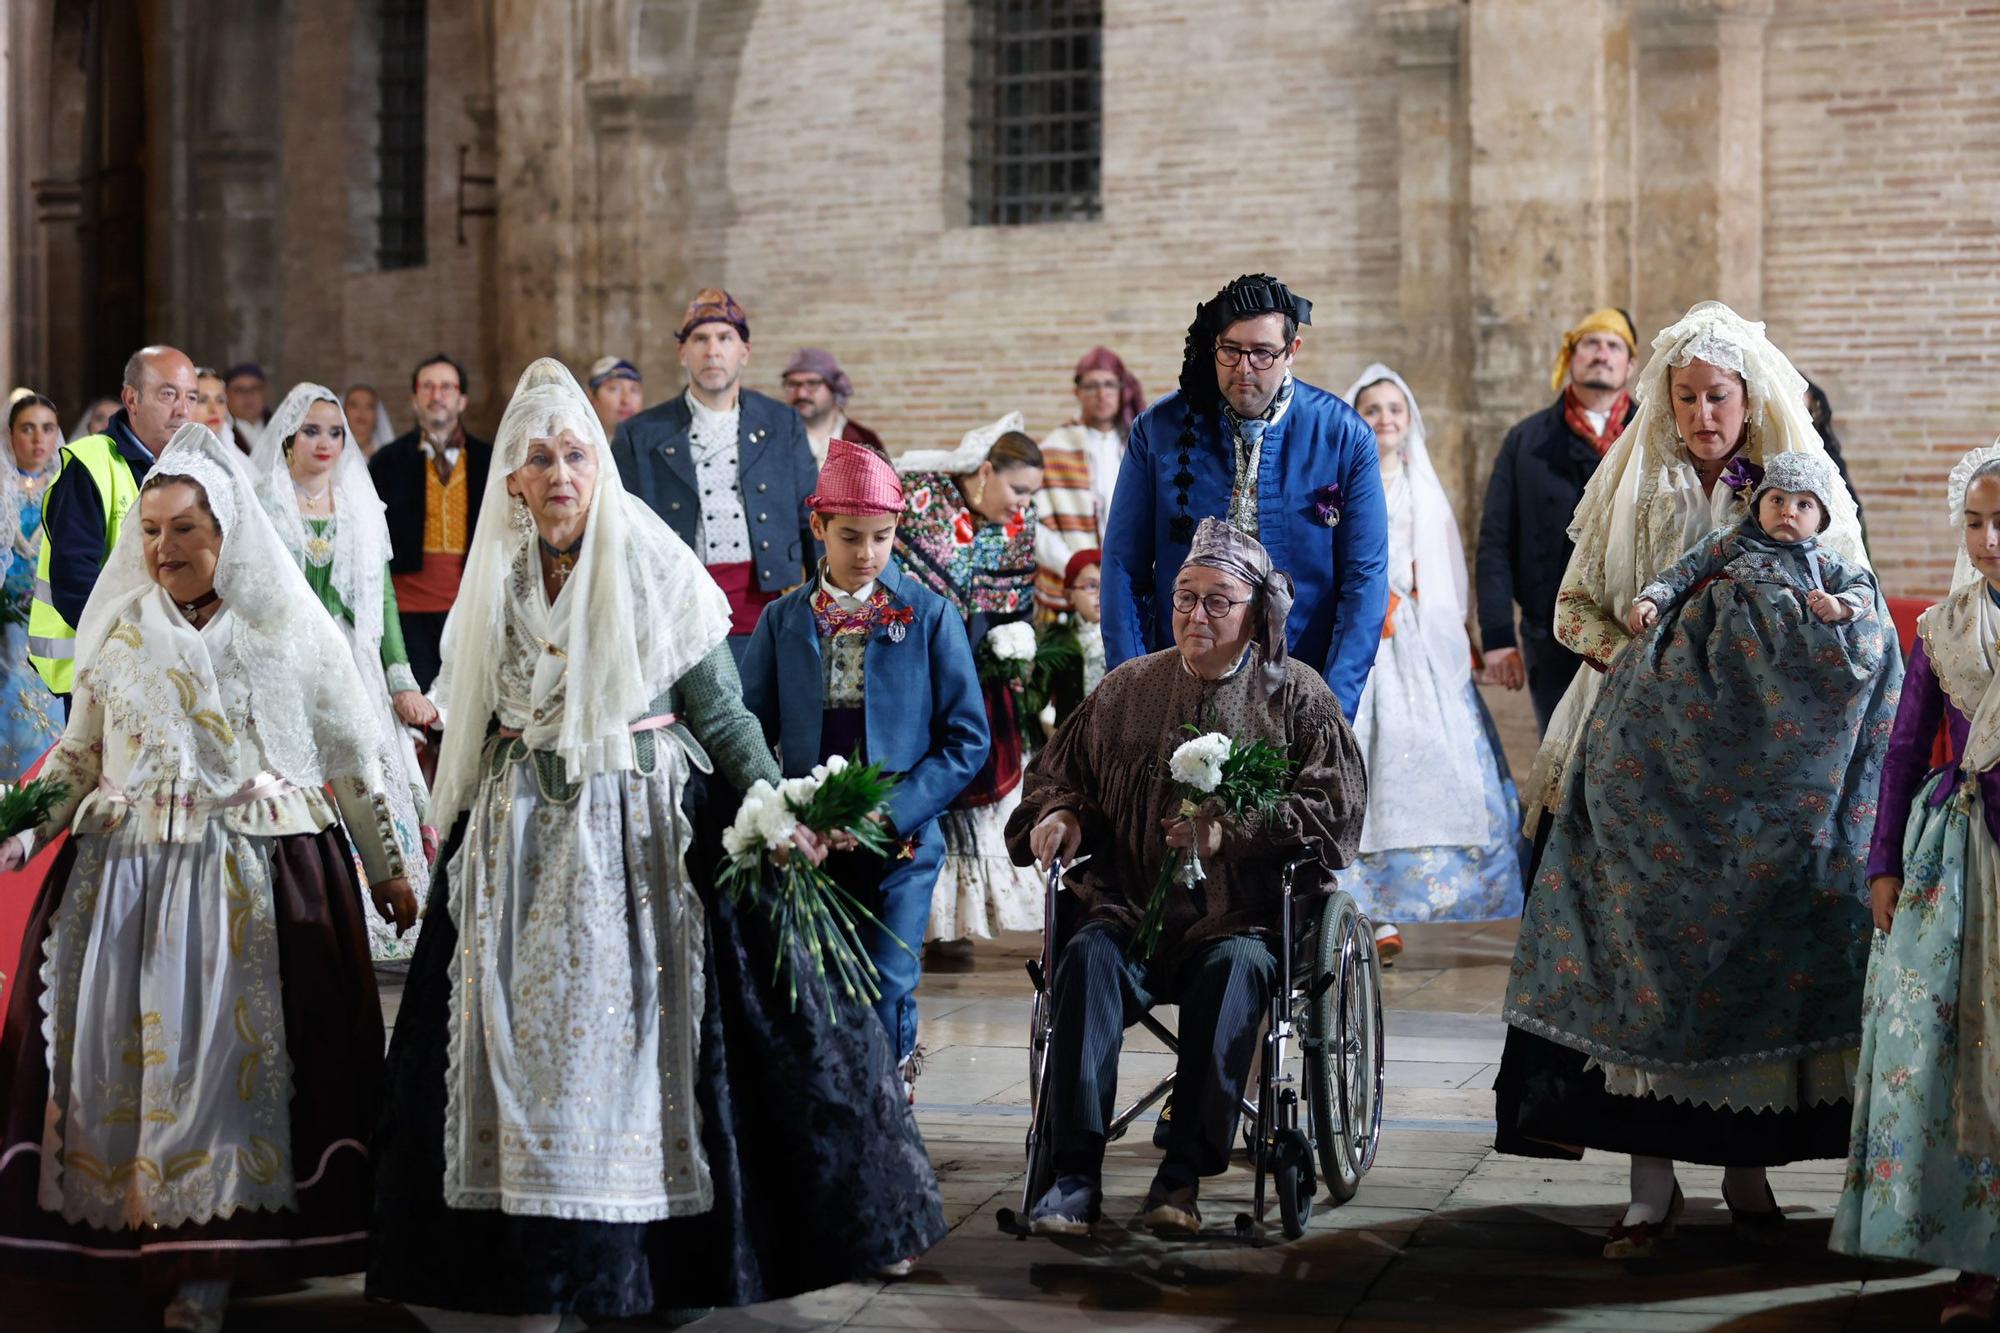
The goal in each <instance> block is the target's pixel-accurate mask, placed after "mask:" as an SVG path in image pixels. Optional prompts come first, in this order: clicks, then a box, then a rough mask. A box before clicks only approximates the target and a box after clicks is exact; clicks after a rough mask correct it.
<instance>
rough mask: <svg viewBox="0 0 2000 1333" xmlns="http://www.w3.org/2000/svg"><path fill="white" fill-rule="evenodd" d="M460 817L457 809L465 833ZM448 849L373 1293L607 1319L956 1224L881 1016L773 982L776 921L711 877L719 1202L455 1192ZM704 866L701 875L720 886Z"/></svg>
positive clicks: (868, 1267)
mask: <svg viewBox="0 0 2000 1333" xmlns="http://www.w3.org/2000/svg"><path fill="white" fill-rule="evenodd" d="M463 831H464V821H460V827H459V830H458V832H457V833H456V834H455V835H454V838H453V842H454V843H456V842H457V840H458V838H459V837H462V836H463ZM450 859H451V852H450V851H449V850H448V851H447V853H446V855H444V856H441V857H439V859H438V867H439V871H438V876H437V880H436V883H435V884H434V886H433V888H432V892H431V900H430V907H429V910H428V912H427V913H426V915H425V917H424V929H423V935H422V937H421V938H420V939H419V941H418V943H417V952H416V956H415V958H414V959H412V960H411V964H410V977H409V982H408V984H407V986H406V988H405V990H404V992H403V1001H402V1006H401V1010H400V1013H399V1017H398V1019H397V1023H396V1033H395V1038H394V1040H393V1041H392V1043H391V1045H390V1049H389V1069H388V1086H387V1094H386V1098H385V1101H384V1106H383V1114H382V1121H381V1127H380V1129H379V1130H378V1132H377V1134H376V1138H375V1143H374V1156H375V1162H376V1168H375V1181H376V1188H375V1220H374V1232H373V1236H372V1244H371V1246H370V1254H369V1263H368V1286H367V1289H368V1294H369V1295H370V1296H375V1297H381V1298H386V1299H390V1300H397V1301H404V1302H410V1303H414V1304H420V1305H435V1306H442V1307H445V1308H448V1309H456V1310H467V1311H473V1312H477V1313H485V1314H516V1315H520V1314H554V1313H569V1312H574V1313H577V1314H581V1315H584V1316H593V1315H594V1316H598V1317H601V1318H609V1317H616V1316H632V1315H638V1314H643V1313H645V1312H647V1311H649V1310H653V1309H656V1308H657V1309H674V1308H683V1307H688V1306H706V1305H747V1304H751V1303H753V1302H757V1301H765V1300H776V1299H779V1298H781V1297H785V1296H792V1295H796V1294H798V1293H800V1292H804V1291H811V1290H814V1289H816V1288H819V1287H826V1286H832V1285H834V1284H835V1283H839V1282H845V1281H848V1280H849V1279H852V1278H856V1277H862V1276H866V1275H868V1274H870V1273H873V1272H875V1271H876V1270H878V1269H880V1268H882V1267H885V1266H886V1265H888V1264H891V1263H894V1262H896V1261H897V1260H899V1259H903V1258H906V1257H910V1256H914V1255H918V1254H921V1253H923V1252H924V1251H925V1250H927V1249H929V1248H930V1247H931V1246H932V1245H934V1244H936V1243H937V1242H938V1241H939V1240H940V1239H942V1238H943V1236H944V1232H945V1224H944V1210H943V1205H942V1203H941V1202H940V1200H939V1197H938V1188H937V1178H936V1176H935V1175H934V1174H933V1173H932V1170H931V1164H930V1158H929V1157H928V1155H927V1154H926V1153H925V1151H924V1145H923V1140H922V1138H921V1136H920V1135H919V1134H918V1132H917V1127H916V1119H915V1117H914V1116H913V1115H912V1114H911V1113H910V1110H909V1107H908V1105H907V1102H906V1098H905V1093H904V1090H903V1083H902V1079H901V1076H900V1075H899V1074H898V1073H897V1070H896V1062H895V1058H894V1056H893V1054H892V1053H891V1050H890V1047H889V1042H888V1037H887V1034H885V1033H884V1032H883V1030H882V1025H881V1023H880V1022H879V1021H878V1020H877V1019H876V1018H875V1015H874V1013H873V1011H872V1010H870V1009H869V1008H867V1007H866V1006H865V1005H860V1004H844V1003H843V1004H841V1005H839V1007H838V1008H829V1007H827V1006H826V1005H824V1004H822V1003H821V1001H820V999H819V997H818V996H817V995H813V994H808V993H807V992H806V991H804V990H803V989H802V990H801V993H800V995H799V1004H798V1010H797V1012H793V1011H792V1009H791V1005H790V1000H789V997H788V996H787V995H785V994H784V993H782V992H781V991H780V990H778V989H777V988H775V987H774V986H773V985H772V982H771V975H772V964H773V961H774V959H775V952H774V950H775V947H776V946H775V941H774V939H773V937H772V935H771V932H770V930H769V927H768V925H767V924H766V921H765V918H764V917H763V916H762V915H761V914H760V913H758V912H756V911H754V910H745V911H739V910H737V909H736V908H734V907H732V906H731V905H730V904H729V903H728V902H726V901H722V900H720V898H719V897H718V896H717V895H715V894H712V893H707V892H704V897H703V905H704V907H705V909H706V911H707V914H708V932H707V936H708V938H707V944H706V949H705V954H706V959H705V971H706V987H705V989H706V995H707V1004H706V1008H705V1010H704V1013H703V1016H702V1025H701V1056H700V1085H699V1088H698V1090H697V1098H698V1101H699V1104H700V1107H701V1116H702V1146H703V1148H704V1150H705V1151H706V1153H707V1155H708V1164H709V1171H710V1174H711V1176H712V1178H713V1180H714V1187H715V1204H714V1206H713V1207H712V1208H711V1209H710V1210H709V1211H708V1212H706V1213H703V1214H700V1215H697V1216H690V1217H680V1218H670V1219H667V1220H664V1221H658V1222H648V1223H622V1222H592V1221H566V1220H562V1219H556V1218H542V1217H517V1216H514V1215H512V1214H508V1213H504V1212H500V1211H498V1210H487V1209H478V1210H469V1209H457V1208H451V1207H447V1206H446V1205H445V1203H444V1112H445V1075H446V1063H447V1058H448V1057H447V1051H446V1035H447V1012H446V1005H447V1003H448V1002H449V999H450V990H451V986H450V975H449V966H450V961H451V957H452V954H453V951H454V950H455V949H456V948H457V947H458V930H457V927H456V925H455V924H454V922H453V921H452V919H451V916H450V913H449V911H448V910H447V907H446V903H447V889H448V886H447V884H446V879H445V875H444V867H445V866H446V865H447V864H448V863H449V861H450ZM704 868H706V867H705V866H697V867H694V869H695V871H696V873H697V875H698V876H699V878H698V880H697V882H698V883H702V884H712V883H713V882H714V881H713V877H712V876H710V875H702V874H700V870H702V869H704Z"/></svg>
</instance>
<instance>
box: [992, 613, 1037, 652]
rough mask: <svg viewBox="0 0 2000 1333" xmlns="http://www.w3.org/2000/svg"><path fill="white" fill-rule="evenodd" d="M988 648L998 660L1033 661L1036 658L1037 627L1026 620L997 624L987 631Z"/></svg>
mask: <svg viewBox="0 0 2000 1333" xmlns="http://www.w3.org/2000/svg"><path fill="white" fill-rule="evenodd" d="M986 648H987V651H988V652H991V653H992V654H993V656H994V658H995V659H996V660H997V661H1001V662H1032V661H1034V660H1035V628H1034V626H1032V625H1030V624H1029V623H1028V622H1027V621H1025V620H1014V621H1009V622H1008V623H1007V624H1005V625H995V626H994V627H993V628H992V629H990V630H988V631H987V632H986Z"/></svg>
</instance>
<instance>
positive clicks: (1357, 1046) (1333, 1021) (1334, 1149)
mask: <svg viewBox="0 0 2000 1333" xmlns="http://www.w3.org/2000/svg"><path fill="white" fill-rule="evenodd" d="M1328 978H1331V979H1332V983H1331V984H1330V985H1326V986H1325V988H1324V989H1320V987H1321V985H1322V983H1323V982H1325V981H1326V979H1328ZM1312 982H1313V987H1314V989H1315V990H1316V992H1317V993H1316V994H1315V995H1314V996H1313V998H1312V1000H1311V1001H1310V1002H1309V1003H1308V1004H1307V1006H1306V1016H1305V1018H1306V1042H1305V1073H1306V1078H1305V1084H1306V1096H1307V1099H1308V1102H1309V1105H1310V1107H1311V1110H1312V1128H1313V1133H1314V1136H1315V1137H1316V1138H1317V1140H1318V1144H1319V1160H1320V1172H1321V1177H1322V1178H1323V1179H1324V1180H1325V1181H1326V1192H1327V1195H1328V1196H1329V1197H1330V1198H1331V1199H1332V1200H1333V1202H1334V1203H1336V1204H1341V1203H1346V1202H1347V1201H1348V1200H1349V1199H1351V1198H1353V1197H1354V1194H1355V1191H1356V1190H1358V1189H1360V1188H1361V1177H1362V1176H1364V1175H1366V1174H1367V1173H1368V1168H1369V1167H1371V1166H1373V1165H1374V1164H1375V1147H1376V1144H1377V1143H1378V1142H1379V1140H1380V1138H1381V1134H1382V1081H1383V1080H1382V1061H1383V1031H1382V976H1381V963H1380V960H1379V959H1378V958H1377V957H1376V954H1375V932H1374V931H1373V930H1372V929H1371V928H1370V926H1369V923H1368V919H1367V918H1366V917H1364V916H1363V915H1362V914H1361V909H1360V908H1359V907H1357V906H1356V905H1355V902H1354V899H1353V898H1352V897H1351V896H1349V895H1348V894H1345V893H1334V894H1332V895H1330V896H1329V897H1328V898H1327V900H1326V903H1325V906H1324V907H1322V908H1321V909H1320V920H1319V937H1318V940H1317V947H1316V949H1315V950H1314V963H1313V978H1312Z"/></svg>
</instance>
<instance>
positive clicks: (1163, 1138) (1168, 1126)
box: [1153, 1092, 1174, 1149]
mask: <svg viewBox="0 0 2000 1333" xmlns="http://www.w3.org/2000/svg"><path fill="white" fill-rule="evenodd" d="M1173 1119H1174V1094H1173V1093H1171V1092H1169V1093H1168V1094H1167V1099H1166V1100H1165V1101H1163V1102H1161V1103H1160V1118H1159V1119H1158V1120H1155V1121H1154V1122H1153V1146H1154V1147H1155V1148H1162V1149H1163V1148H1165V1147H1166V1146H1167V1139H1168V1138H1169V1137H1170V1136H1171V1135H1172V1133H1173Z"/></svg>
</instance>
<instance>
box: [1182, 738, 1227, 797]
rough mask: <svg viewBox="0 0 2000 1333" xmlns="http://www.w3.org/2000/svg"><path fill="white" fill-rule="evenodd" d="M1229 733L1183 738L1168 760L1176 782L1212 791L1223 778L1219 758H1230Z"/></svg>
mask: <svg viewBox="0 0 2000 1333" xmlns="http://www.w3.org/2000/svg"><path fill="white" fill-rule="evenodd" d="M1229 749H1230V744H1229V737H1227V736H1225V735H1223V734H1222V733H1221V732H1219V731H1211V732H1209V733H1208V734H1207V735H1205V736H1197V737H1195V738H1194V739H1193V740H1191V741H1186V742H1184V743H1183V744H1182V745H1181V747H1180V748H1179V749H1178V750H1175V751H1174V757H1173V758H1172V759H1171V760H1170V761H1169V762H1168V764H1167V772H1168V774H1169V775H1170V776H1171V777H1172V778H1173V780H1174V781H1175V782H1178V783H1180V784H1181V785H1182V786H1184V787H1192V788H1194V789H1195V790H1196V791H1199V792H1211V791H1214V790H1215V788H1216V786H1217V785H1218V784H1219V783H1220V782H1221V781H1222V762H1223V760H1225V759H1227V758H1229Z"/></svg>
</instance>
